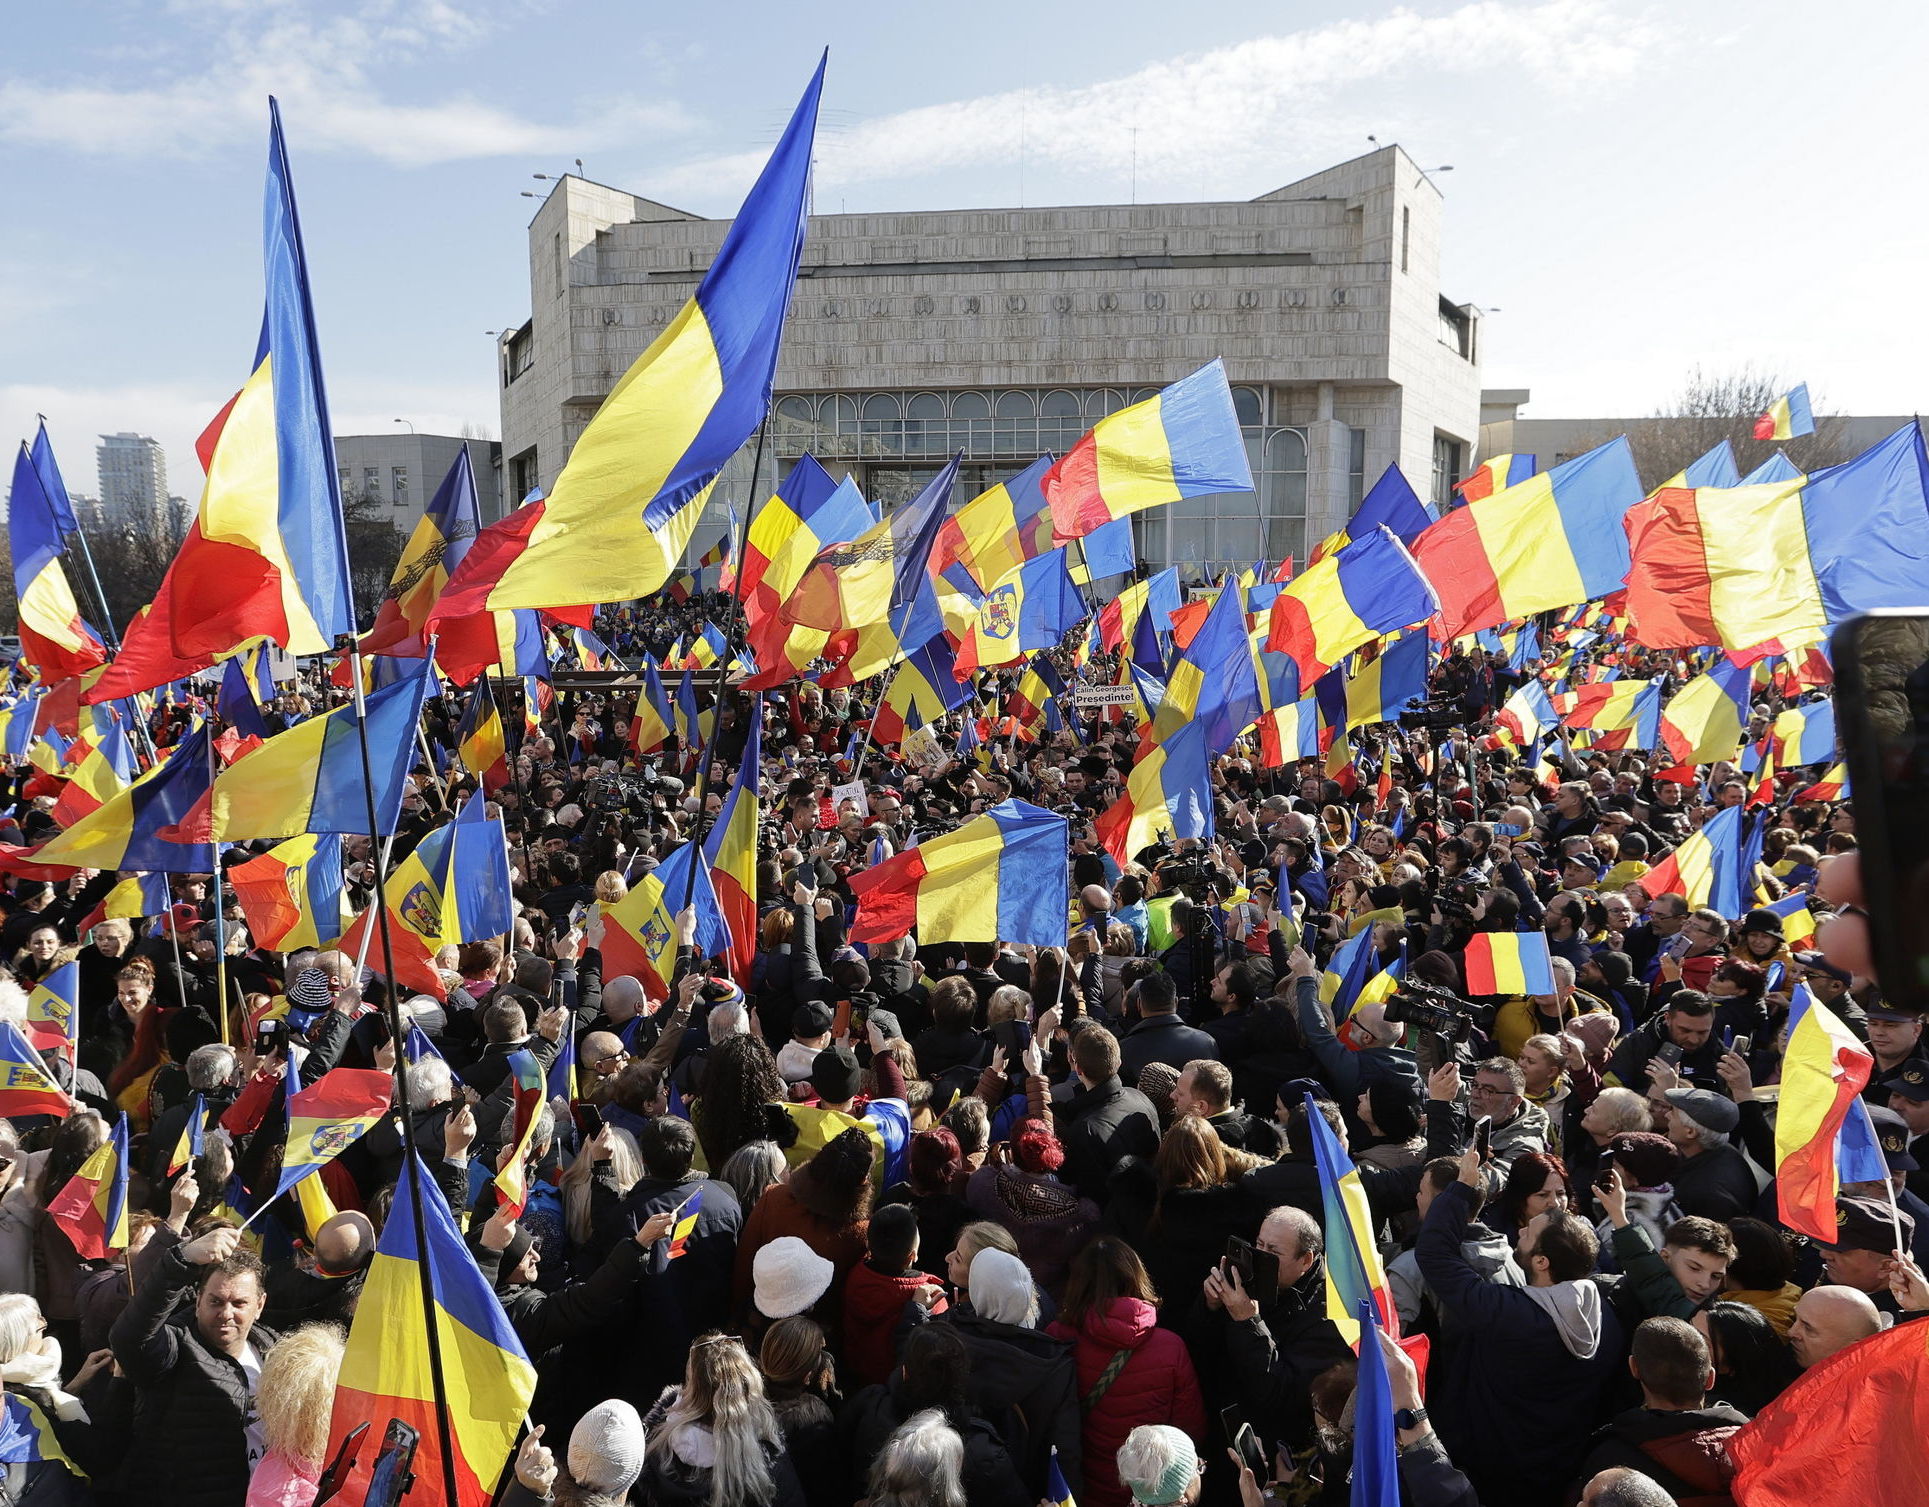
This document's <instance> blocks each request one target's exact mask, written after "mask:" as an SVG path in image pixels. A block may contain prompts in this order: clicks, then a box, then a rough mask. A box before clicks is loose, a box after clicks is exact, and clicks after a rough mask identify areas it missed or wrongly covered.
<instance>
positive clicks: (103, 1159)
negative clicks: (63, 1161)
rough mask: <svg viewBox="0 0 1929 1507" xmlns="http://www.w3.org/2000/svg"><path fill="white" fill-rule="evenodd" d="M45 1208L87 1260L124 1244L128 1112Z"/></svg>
mask: <svg viewBox="0 0 1929 1507" xmlns="http://www.w3.org/2000/svg"><path fill="white" fill-rule="evenodd" d="M47 1213H48V1214H49V1215H51V1216H52V1218H53V1221H54V1223H55V1224H57V1225H59V1226H60V1228H61V1229H62V1230H63V1231H64V1232H65V1233H66V1236H67V1238H68V1239H69V1240H71V1241H72V1242H73V1243H74V1249H75V1250H76V1251H78V1252H79V1253H80V1255H81V1256H82V1257H84V1258H85V1259H87V1260H89V1261H105V1260H106V1259H107V1258H108V1257H109V1256H111V1255H112V1254H113V1253H114V1252H115V1251H124V1250H126V1249H127V1116H126V1115H122V1116H121V1117H120V1118H119V1119H118V1120H116V1121H115V1122H114V1128H113V1129H112V1130H110V1131H109V1132H108V1134H107V1139H106V1140H104V1141H102V1142H101V1143H100V1145H99V1146H97V1147H96V1148H95V1149H94V1152H93V1154H92V1155H91V1156H89V1157H88V1158H87V1160H86V1161H84V1162H82V1163H81V1164H80V1170H79V1171H78V1172H76V1173H75V1174H74V1175H73V1176H72V1177H71V1178H69V1179H68V1180H67V1185H66V1186H65V1187H63V1188H62V1189H61V1190H60V1191H59V1192H58V1193H56V1194H55V1195H54V1196H53V1197H52V1198H50V1199H48V1200H47Z"/></svg>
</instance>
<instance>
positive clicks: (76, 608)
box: [7, 429, 107, 682]
mask: <svg viewBox="0 0 1929 1507" xmlns="http://www.w3.org/2000/svg"><path fill="white" fill-rule="evenodd" d="M45 436H46V431H45V430H44V429H43V430H42V431H41V437H42V439H44V438H45ZM47 459H48V464H49V466H51V465H52V461H53V455H52V452H51V451H48V453H47ZM54 474H55V476H56V477H57V476H58V475H59V473H58V472H57V471H56V472H55V473H54ZM64 501H65V489H64V488H63V489H62V496H61V498H60V499H59V500H58V501H57V500H56V499H55V498H54V497H52V496H50V495H49V493H48V489H47V487H46V484H45V482H44V480H43V478H42V475H41V471H40V469H39V468H38V467H36V466H35V465H34V455H33V451H31V450H29V449H28V447H27V446H26V445H25V444H24V443H23V444H22V445H21V446H20V454H19V456H18V457H17V458H16V459H15V461H14V465H13V490H12V492H11V493H9V494H8V500H7V544H8V548H9V549H10V550H11V551H12V554H13V590H14V598H15V603H16V611H17V614H18V622H17V628H18V631H19V634H20V657H21V658H22V659H24V660H25V661H26V662H27V663H28V664H30V665H32V666H33V667H34V668H35V669H37V670H39V671H40V673H41V675H42V677H44V678H45V679H46V680H48V681H49V682H52V681H55V680H64V679H66V678H67V677H68V676H70V675H80V674H84V673H85V672H86V671H88V670H91V669H93V668H94V667H95V666H96V665H99V664H102V663H104V662H105V661H106V659H107V649H106V646H105V645H103V644H102V643H101V640H100V635H99V634H98V633H96V632H95V631H94V630H93V629H92V628H91V627H89V626H88V624H87V621H86V619H84V618H83V617H82V616H81V614H80V604H79V603H78V602H76V601H75V600H74V592H73V588H72V587H71V586H69V585H68V584H67V573H66V571H64V570H63V569H62V568H61V565H60V556H61V553H62V551H64V550H65V549H66V547H67V540H66V537H65V534H64V533H63V531H62V528H61V520H60V507H61V503H63V502H64ZM68 517H69V518H71V517H72V513H71V512H69V513H68Z"/></svg>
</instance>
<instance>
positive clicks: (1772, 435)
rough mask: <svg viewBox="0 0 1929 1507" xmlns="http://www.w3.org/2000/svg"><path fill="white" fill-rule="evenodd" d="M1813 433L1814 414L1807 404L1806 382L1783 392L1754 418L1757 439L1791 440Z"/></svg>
mask: <svg viewBox="0 0 1929 1507" xmlns="http://www.w3.org/2000/svg"><path fill="white" fill-rule="evenodd" d="M1813 433H1815V414H1814V412H1813V410H1811V409H1810V408H1809V406H1808V383H1806V382H1802V383H1799V384H1797V386H1796V387H1795V388H1794V389H1793V391H1790V392H1785V393H1783V394H1782V395H1781V396H1780V397H1779V398H1777V399H1776V400H1775V401H1774V402H1773V403H1770V404H1769V405H1768V407H1767V408H1765V409H1763V410H1762V416H1761V417H1760V418H1758V419H1756V420H1755V438H1756V439H1758V440H1792V439H1798V438H1800V437H1801V436H1802V435H1804V434H1813Z"/></svg>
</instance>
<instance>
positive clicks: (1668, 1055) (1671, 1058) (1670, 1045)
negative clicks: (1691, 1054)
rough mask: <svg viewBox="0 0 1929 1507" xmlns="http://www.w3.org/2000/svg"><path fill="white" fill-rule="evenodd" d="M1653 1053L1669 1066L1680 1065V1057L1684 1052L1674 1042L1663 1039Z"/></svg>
mask: <svg viewBox="0 0 1929 1507" xmlns="http://www.w3.org/2000/svg"><path fill="white" fill-rule="evenodd" d="M1654 1055H1655V1056H1657V1057H1659V1058H1660V1059H1661V1060H1662V1061H1663V1062H1665V1063H1667V1064H1668V1066H1669V1067H1680V1066H1681V1059H1682V1057H1683V1056H1684V1055H1685V1054H1684V1053H1683V1052H1682V1050H1681V1048H1680V1047H1679V1046H1678V1045H1677V1044H1676V1043H1674V1042H1672V1041H1664V1042H1662V1043H1661V1050H1660V1051H1658V1052H1656V1053H1655V1054H1654Z"/></svg>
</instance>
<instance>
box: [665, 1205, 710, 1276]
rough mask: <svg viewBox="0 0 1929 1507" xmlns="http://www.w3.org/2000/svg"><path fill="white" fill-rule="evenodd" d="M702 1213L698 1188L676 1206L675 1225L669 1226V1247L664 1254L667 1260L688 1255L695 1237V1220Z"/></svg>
mask: <svg viewBox="0 0 1929 1507" xmlns="http://www.w3.org/2000/svg"><path fill="white" fill-rule="evenodd" d="M702 1213H703V1189H701V1188H698V1189H697V1190H696V1191H695V1192H693V1193H692V1194H691V1195H690V1196H689V1197H688V1198H686V1199H684V1200H683V1202H682V1203H680V1204H678V1205H677V1211H676V1216H677V1217H676V1223H675V1224H673V1225H671V1226H670V1247H669V1250H668V1251H667V1252H665V1255H666V1258H667V1259H668V1260H671V1261H674V1260H676V1259H677V1257H679V1256H683V1255H687V1254H689V1250H690V1242H691V1240H693V1239H694V1238H695V1237H696V1233H697V1220H698V1218H699V1217H700V1216H701V1215H702Z"/></svg>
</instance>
